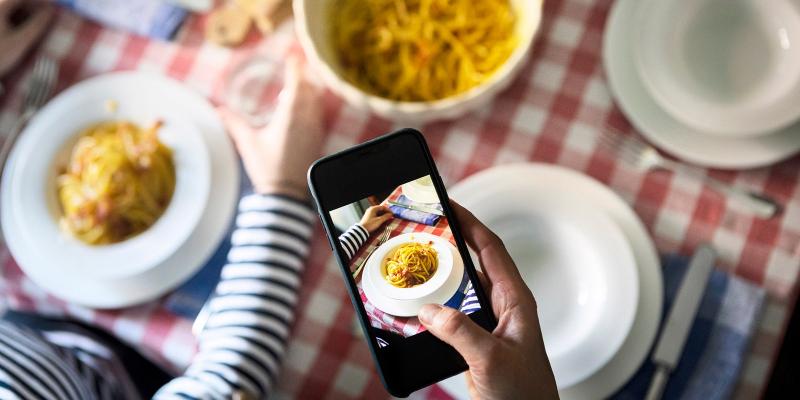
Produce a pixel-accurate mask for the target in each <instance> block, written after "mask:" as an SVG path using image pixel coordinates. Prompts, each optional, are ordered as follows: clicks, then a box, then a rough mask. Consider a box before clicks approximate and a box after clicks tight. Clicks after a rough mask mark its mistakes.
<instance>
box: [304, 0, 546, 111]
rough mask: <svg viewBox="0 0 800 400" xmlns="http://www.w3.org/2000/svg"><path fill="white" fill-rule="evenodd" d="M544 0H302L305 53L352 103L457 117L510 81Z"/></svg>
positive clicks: (524, 54) (525, 51) (527, 46)
mask: <svg viewBox="0 0 800 400" xmlns="http://www.w3.org/2000/svg"><path fill="white" fill-rule="evenodd" d="M541 6H542V2H541V0H533V1H529V0H448V1H444V0H322V1H320V0H294V14H295V17H296V18H295V20H296V23H297V32H298V37H299V39H300V43H301V45H302V46H303V49H304V51H305V54H307V55H308V57H309V60H310V62H311V64H312V66H313V67H315V68H316V69H317V70H318V71H319V72H320V75H321V76H322V78H323V80H324V81H325V83H326V84H327V85H328V86H329V87H330V88H331V89H333V91H335V92H336V93H338V94H339V95H341V96H342V97H344V98H345V99H346V100H347V101H348V102H349V103H351V104H352V105H355V106H357V107H360V108H362V109H367V110H370V111H374V112H376V113H378V114H381V115H383V116H385V117H388V118H391V119H395V120H411V119H413V120H414V121H415V122H421V121H425V120H432V119H441V118H455V117H457V116H459V115H461V114H464V113H465V112H467V111H469V110H471V109H474V108H477V107H480V106H482V105H484V104H485V103H487V102H488V101H489V100H491V98H492V97H493V96H494V95H496V94H497V93H498V92H499V91H501V90H502V89H504V88H505V87H507V86H508V85H509V84H510V83H511V81H512V79H513V78H514V76H515V75H516V73H517V72H518V71H519V70H520V69H521V67H522V65H523V64H524V61H525V59H526V57H527V55H528V53H529V52H530V48H531V47H532V43H533V39H534V36H535V34H536V31H537V29H538V26H539V22H540V19H541Z"/></svg>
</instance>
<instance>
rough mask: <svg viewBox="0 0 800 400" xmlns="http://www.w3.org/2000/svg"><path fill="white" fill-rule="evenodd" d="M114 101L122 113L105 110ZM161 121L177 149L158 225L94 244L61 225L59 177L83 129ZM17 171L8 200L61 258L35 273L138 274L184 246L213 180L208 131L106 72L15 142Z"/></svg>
mask: <svg viewBox="0 0 800 400" xmlns="http://www.w3.org/2000/svg"><path fill="white" fill-rule="evenodd" d="M108 100H114V101H116V102H117V103H118V104H119V106H118V109H117V110H116V112H113V113H112V112H109V111H107V110H105V107H104V104H105V102H106V101H108ZM158 119H160V120H162V121H163V122H164V125H163V127H162V128H161V129H160V130H159V133H158V136H159V138H160V139H161V140H162V141H163V142H164V144H165V145H167V146H168V147H169V148H170V149H171V150H172V153H173V160H174V163H175V174H176V185H175V192H174V194H173V196H172V199H171V201H170V203H169V205H168V207H167V209H166V210H165V211H164V214H163V215H162V216H161V217H160V218H159V219H158V220H157V221H156V223H155V224H153V226H152V227H150V228H149V229H147V230H146V231H144V232H142V233H141V234H139V235H137V236H135V237H132V238H130V239H128V240H125V241H122V242H119V243H114V244H110V245H104V246H90V245H87V244H84V243H83V242H81V241H80V240H78V239H76V238H74V237H72V236H71V235H69V234H67V233H65V232H64V231H63V230H62V229H61V227H60V226H59V219H60V217H61V215H62V213H61V210H60V206H59V204H58V198H57V191H56V177H57V175H58V171H59V170H60V169H61V168H63V167H64V166H65V165H66V164H67V162H68V159H69V156H70V154H71V152H72V146H73V145H74V143H75V142H76V140H77V139H78V138H79V136H80V132H81V131H82V130H83V129H85V128H87V127H89V126H91V125H94V124H96V123H98V122H101V121H108V120H128V121H132V122H134V123H136V124H138V125H139V126H142V127H146V126H147V125H149V124H151V123H153V122H154V121H155V120H158ZM11 162H13V164H14V165H13V168H12V169H11V171H13V173H8V174H6V176H5V178H4V179H6V180H8V181H9V186H8V188H9V190H10V191H11V193H12V197H11V198H10V202H8V203H6V204H5V205H6V206H7V207H10V208H11V210H13V213H14V214H15V217H16V218H17V223H18V224H19V226H22V227H24V229H23V230H22V234H23V235H25V240H28V241H30V242H38V243H47V251H48V253H51V254H53V255H57V257H58V260H59V262H58V263H57V264H55V265H49V266H47V267H46V268H45V269H44V270H41V271H39V270H36V271H26V272H29V273H30V274H32V275H37V274H46V275H48V276H59V275H61V274H64V273H69V274H77V275H80V276H82V277H86V278H88V279H114V278H122V277H126V276H132V275H135V274H138V273H142V272H144V270H146V269H147V268H152V267H153V266H155V265H158V264H159V263H160V262H162V261H163V260H165V259H166V258H167V257H169V256H170V255H171V254H172V253H174V252H175V251H176V250H177V249H178V248H179V247H180V246H181V245H183V244H184V243H185V241H186V239H188V238H189V235H190V234H191V233H192V231H193V230H194V229H195V227H196V226H197V224H198V223H199V221H200V217H201V216H202V214H203V212H204V210H205V208H206V204H207V201H208V196H209V190H210V187H211V166H210V161H209V156H208V149H207V148H206V143H205V141H204V140H203V137H202V135H201V134H200V133H199V132H198V131H197V128H196V127H195V126H194V125H193V124H192V123H191V122H189V121H187V120H186V117H185V116H184V115H183V114H182V113H180V112H179V111H177V110H176V109H175V108H174V107H171V106H170V103H169V101H168V99H166V98H157V97H154V96H152V95H151V96H148V95H143V94H142V92H141V90H140V88H139V87H138V85H137V84H136V82H135V81H132V80H128V81H117V82H111V81H110V80H109V79H107V78H106V77H100V78H94V79H89V80H86V81H83V82H81V83H79V84H77V85H75V86H73V87H71V88H69V89H68V90H66V91H65V92H63V93H61V94H60V95H59V96H57V97H56V98H55V99H53V100H52V101H50V102H49V103H48V104H47V105H46V106H45V107H44V108H42V110H41V111H40V112H39V113H37V114H36V116H35V118H33V120H32V121H31V123H30V124H29V125H28V126H27V128H26V129H25V130H24V131H23V132H22V133H21V135H20V140H19V142H18V143H17V145H16V146H15V148H14V156H13V159H12V161H11Z"/></svg>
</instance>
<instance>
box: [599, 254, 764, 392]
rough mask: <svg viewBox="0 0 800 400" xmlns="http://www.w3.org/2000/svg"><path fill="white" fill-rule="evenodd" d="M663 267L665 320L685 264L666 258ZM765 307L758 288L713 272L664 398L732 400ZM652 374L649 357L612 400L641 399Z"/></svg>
mask: <svg viewBox="0 0 800 400" xmlns="http://www.w3.org/2000/svg"><path fill="white" fill-rule="evenodd" d="M662 262H663V266H664V295H665V302H664V313H663V315H665V316H666V314H667V310H669V307H670V306H671V305H672V302H673V300H674V299H675V294H676V292H677V291H678V287H679V286H680V283H681V281H682V279H683V275H684V273H685V272H686V267H687V266H688V264H689V260H688V259H687V258H685V257H681V256H677V255H668V256H665V257H663V260H662ZM763 304H764V290H763V289H762V288H760V287H757V286H755V285H753V284H752V283H749V282H746V281H744V280H742V279H740V278H738V277H735V276H732V275H729V274H726V273H725V272H723V271H720V270H714V271H713V272H712V273H711V278H710V279H709V282H708V287H707V288H706V292H705V294H704V296H703V300H702V303H701V304H700V308H699V310H698V315H697V318H696V319H695V321H694V324H693V325H692V329H691V331H690V333H689V338H688V339H687V341H686V347H685V348H684V350H683V355H682V357H681V359H680V361H679V363H678V366H677V367H676V368H675V370H674V371H673V372H672V374H671V375H670V377H669V381H668V382H667V386H666V388H665V390H664V399H699V400H714V399H727V398H728V397H730V394H731V391H732V390H733V388H734V386H735V385H736V381H737V379H738V377H739V371H740V370H741V367H742V363H743V362H744V356H745V352H746V351H747V349H748V346H749V343H750V338H751V337H752V336H753V332H754V331H755V328H756V325H757V324H758V320H759V317H760V314H761V308H762V305H763ZM662 323H663V321H662ZM657 338H658V337H656V340H657ZM653 371H654V366H653V363H652V362H651V361H650V359H649V358H648V359H647V361H645V363H644V365H643V366H642V367H641V368H640V369H639V371H638V372H637V373H636V374H635V375H634V376H633V378H631V380H630V381H629V382H628V383H627V384H626V385H625V386H624V387H623V388H622V389H621V390H620V391H619V392H617V393H616V394H615V395H614V396H612V398H614V399H642V398H644V397H645V394H646V393H647V389H648V388H649V386H650V380H651V378H652V376H653Z"/></svg>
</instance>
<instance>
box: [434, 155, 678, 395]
mask: <svg viewBox="0 0 800 400" xmlns="http://www.w3.org/2000/svg"><path fill="white" fill-rule="evenodd" d="M498 183H500V186H501V187H502V186H506V187H518V188H526V187H527V188H529V189H530V190H535V191H537V192H539V193H542V195H546V196H548V197H553V198H564V197H566V198H571V199H579V200H580V201H581V202H583V203H584V204H587V205H588V206H587V207H586V208H587V209H591V210H596V211H598V212H599V213H602V214H604V215H606V216H607V217H608V218H610V219H611V220H612V221H613V222H614V223H616V225H617V226H618V227H619V229H621V231H622V233H623V234H624V235H625V237H626V238H627V241H628V242H629V243H630V246H631V250H632V252H633V256H634V258H635V261H636V268H637V273H638V276H639V280H638V284H639V285H638V293H639V302H638V306H637V307H636V314H635V319H634V322H633V326H632V328H631V330H630V333H629V334H628V335H627V337H626V338H625V340H624V342H623V343H622V346H621V347H620V348H619V351H616V352H615V354H614V355H613V357H612V358H611V359H610V360H608V362H607V363H605V364H604V365H603V366H602V367H601V368H600V369H599V370H597V371H596V372H594V373H593V374H591V375H590V376H588V377H586V378H585V379H583V380H580V381H578V382H575V383H574V384H573V385H571V386H569V387H561V386H560V387H559V394H560V395H561V398H562V399H598V398H606V397H608V396H609V395H611V394H612V393H614V392H615V391H616V390H617V389H619V387H620V386H622V385H623V384H624V383H625V382H626V381H627V380H628V379H629V378H630V377H631V376H632V375H633V373H634V372H635V371H636V370H637V369H638V368H639V365H641V363H642V361H643V360H644V358H645V356H646V355H647V354H648V352H649V349H650V346H651V345H652V342H653V339H654V337H655V334H656V329H657V327H658V322H659V320H660V318H661V305H662V301H663V287H662V280H661V268H660V264H659V260H658V254H657V253H656V250H655V247H654V245H653V243H652V241H651V240H650V239H649V236H648V234H647V230H646V229H645V227H644V225H642V223H641V221H640V220H639V219H638V217H637V216H636V214H635V213H634V212H633V210H632V209H631V208H630V207H629V206H628V205H627V204H626V203H625V202H624V201H623V200H622V199H621V198H620V197H619V196H617V195H616V194H615V193H614V192H612V191H611V190H609V189H608V188H607V187H605V186H603V185H602V184H600V183H599V182H597V181H595V180H593V179H592V178H590V177H587V176H585V175H582V174H580V173H577V172H575V171H572V170H568V169H566V168H562V167H557V166H552V165H545V164H518V165H508V166H501V167H495V168H491V169H488V170H485V171H482V172H480V173H478V174H475V175H473V176H471V177H469V178H467V179H466V180H464V181H462V182H459V183H458V184H457V185H455V186H454V187H453V188H452V189H451V190H450V194H451V195H452V197H453V198H454V199H456V200H457V201H459V202H460V203H461V204H463V205H465V206H467V207H468V208H470V209H471V210H472V211H475V210H476V209H481V210H485V209H489V208H493V207H494V204H493V203H486V201H487V198H486V197H485V196H484V195H483V194H482V193H485V192H488V193H492V192H493V190H495V189H493V188H494V187H495V185H497V184H498ZM479 197H483V200H479ZM476 215H478V214H476ZM490 227H491V226H490ZM537 300H538V301H539V302H541V301H542V300H543V299H541V298H539V299H537ZM546 340H547V339H546ZM587 357H590V356H589V355H587ZM439 384H440V386H442V387H443V388H444V389H445V390H446V391H447V392H448V393H450V394H451V395H453V396H454V397H456V398H458V399H467V398H469V392H468V390H467V385H466V381H465V379H464V377H463V375H459V376H456V377H453V378H450V379H448V380H445V381H443V382H440V383H439Z"/></svg>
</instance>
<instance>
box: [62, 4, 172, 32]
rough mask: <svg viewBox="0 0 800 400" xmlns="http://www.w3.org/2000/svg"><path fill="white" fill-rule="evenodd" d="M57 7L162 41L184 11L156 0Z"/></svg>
mask: <svg viewBox="0 0 800 400" xmlns="http://www.w3.org/2000/svg"><path fill="white" fill-rule="evenodd" d="M57 2H58V4H61V5H63V6H65V7H68V8H70V9H72V10H73V11H75V12H76V13H78V14H80V15H82V16H84V17H87V18H89V19H93V20H95V21H97V22H99V23H101V24H103V25H108V26H110V27H113V28H117V29H122V30H125V31H129V32H133V33H136V34H139V35H143V36H149V37H152V38H155V39H162V40H166V39H169V38H171V37H172V35H173V34H175V31H177V30H178V28H179V27H180V26H181V24H182V23H183V20H184V19H186V16H187V11H186V10H184V9H182V8H180V7H178V6H174V5H172V4H167V3H165V2H163V1H156V0H57Z"/></svg>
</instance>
